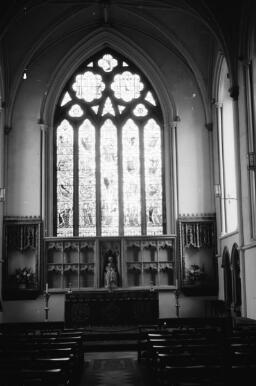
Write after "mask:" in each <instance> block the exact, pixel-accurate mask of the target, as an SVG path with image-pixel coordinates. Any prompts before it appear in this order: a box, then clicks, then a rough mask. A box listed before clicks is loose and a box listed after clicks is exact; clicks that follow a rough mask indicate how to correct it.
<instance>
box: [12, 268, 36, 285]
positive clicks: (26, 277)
mask: <svg viewBox="0 0 256 386" xmlns="http://www.w3.org/2000/svg"><path fill="white" fill-rule="evenodd" d="M15 277H16V282H17V283H18V284H26V285H27V284H32V283H33V282H34V273H33V272H32V268H27V267H24V268H17V269H16V273H15Z"/></svg>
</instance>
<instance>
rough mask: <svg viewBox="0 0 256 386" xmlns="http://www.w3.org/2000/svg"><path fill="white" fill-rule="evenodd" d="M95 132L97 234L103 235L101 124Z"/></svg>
mask: <svg viewBox="0 0 256 386" xmlns="http://www.w3.org/2000/svg"><path fill="white" fill-rule="evenodd" d="M95 129H96V132H95V155H96V235H97V236H101V191H100V190H101V188H100V176H101V170H100V126H99V125H98V126H97V127H96V128H95Z"/></svg>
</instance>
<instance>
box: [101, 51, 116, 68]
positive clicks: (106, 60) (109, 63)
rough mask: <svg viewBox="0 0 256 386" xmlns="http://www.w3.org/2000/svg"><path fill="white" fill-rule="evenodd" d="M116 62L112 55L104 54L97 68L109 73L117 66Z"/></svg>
mask: <svg viewBox="0 0 256 386" xmlns="http://www.w3.org/2000/svg"><path fill="white" fill-rule="evenodd" d="M117 64H118V63H117V60H116V59H114V58H113V56H112V55H110V54H106V55H104V56H103V57H102V58H101V59H100V60H99V61H98V66H99V67H101V68H102V69H103V70H104V71H105V72H111V71H112V70H113V68H115V67H116V66H117Z"/></svg>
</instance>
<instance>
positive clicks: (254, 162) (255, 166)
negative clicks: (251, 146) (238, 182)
mask: <svg viewBox="0 0 256 386" xmlns="http://www.w3.org/2000/svg"><path fill="white" fill-rule="evenodd" d="M247 160H248V162H247V168H248V170H254V171H255V170H256V153H255V152H249V153H248V154H247Z"/></svg>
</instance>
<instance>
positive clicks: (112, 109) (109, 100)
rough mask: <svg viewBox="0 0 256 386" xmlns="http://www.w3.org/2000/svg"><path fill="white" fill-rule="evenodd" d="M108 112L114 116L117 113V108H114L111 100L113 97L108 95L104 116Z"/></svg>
mask: <svg viewBox="0 0 256 386" xmlns="http://www.w3.org/2000/svg"><path fill="white" fill-rule="evenodd" d="M106 114H110V115H113V116H115V115H116V114H115V110H114V108H113V105H112V102H111V99H110V98H109V97H107V99H106V102H105V104H104V107H103V111H102V116H104V115H106Z"/></svg>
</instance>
